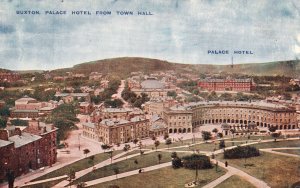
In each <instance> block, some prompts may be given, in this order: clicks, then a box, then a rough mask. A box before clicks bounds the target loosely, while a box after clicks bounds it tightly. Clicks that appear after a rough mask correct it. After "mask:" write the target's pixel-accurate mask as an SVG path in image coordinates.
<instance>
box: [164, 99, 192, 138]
mask: <svg viewBox="0 0 300 188" xmlns="http://www.w3.org/2000/svg"><path fill="white" fill-rule="evenodd" d="M192 116H193V112H192V111H191V110H188V109H186V108H185V107H183V106H178V105H176V106H173V107H170V108H167V109H165V111H164V120H165V122H166V124H167V127H168V132H169V133H191V132H192V130H193V127H192Z"/></svg>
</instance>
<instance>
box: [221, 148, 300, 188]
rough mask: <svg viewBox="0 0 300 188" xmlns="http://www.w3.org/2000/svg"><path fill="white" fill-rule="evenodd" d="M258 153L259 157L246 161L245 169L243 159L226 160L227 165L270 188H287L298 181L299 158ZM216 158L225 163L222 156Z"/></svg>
mask: <svg viewBox="0 0 300 188" xmlns="http://www.w3.org/2000/svg"><path fill="white" fill-rule="evenodd" d="M260 153H261V156H259V157H251V158H248V159H247V160H246V164H247V167H246V168H245V166H244V164H245V160H244V159H226V160H227V161H228V164H229V165H232V166H234V167H236V168H239V169H240V170H243V171H244V172H246V173H248V174H250V175H252V176H255V177H256V178H258V179H261V180H263V181H265V182H267V183H268V185H269V186H271V187H272V188H277V187H278V188H283V187H288V186H291V185H292V184H293V183H295V182H297V181H299V169H298V168H299V164H300V159H299V158H296V157H287V156H282V155H276V154H271V153H267V152H260ZM217 158H218V159H219V160H221V161H223V162H224V161H225V159H223V154H221V155H218V156H217Z"/></svg>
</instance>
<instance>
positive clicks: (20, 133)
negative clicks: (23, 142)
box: [14, 128, 22, 136]
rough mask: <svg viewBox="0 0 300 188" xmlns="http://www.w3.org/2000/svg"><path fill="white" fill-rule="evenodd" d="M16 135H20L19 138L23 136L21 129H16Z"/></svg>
mask: <svg viewBox="0 0 300 188" xmlns="http://www.w3.org/2000/svg"><path fill="white" fill-rule="evenodd" d="M14 135H19V136H21V135H22V132H21V129H20V128H15V132H14Z"/></svg>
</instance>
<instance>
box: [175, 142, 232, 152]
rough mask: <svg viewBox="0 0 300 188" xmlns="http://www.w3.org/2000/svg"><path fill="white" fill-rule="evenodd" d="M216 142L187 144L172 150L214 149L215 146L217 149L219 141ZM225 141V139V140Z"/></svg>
mask: <svg viewBox="0 0 300 188" xmlns="http://www.w3.org/2000/svg"><path fill="white" fill-rule="evenodd" d="M216 143H217V144H214V143H210V142H208V143H202V144H196V145H193V146H189V147H184V148H176V149H174V150H178V151H191V150H196V151H197V150H199V151H200V152H201V151H214V149H215V148H216V149H217V150H218V149H219V142H218V141H217V142H216ZM225 143H226V141H225ZM230 145H231V144H230Z"/></svg>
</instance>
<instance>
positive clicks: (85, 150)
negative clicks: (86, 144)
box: [83, 149, 90, 157]
mask: <svg viewBox="0 0 300 188" xmlns="http://www.w3.org/2000/svg"><path fill="white" fill-rule="evenodd" d="M89 153H90V150H89V149H84V150H83V154H84V155H85V157H87V154H89Z"/></svg>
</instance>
